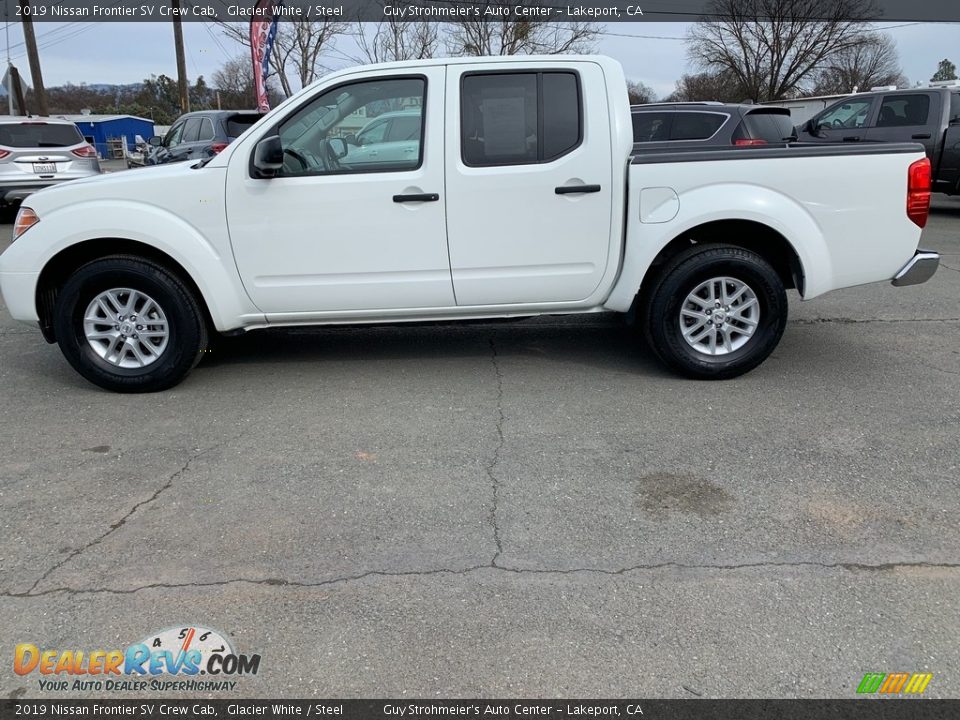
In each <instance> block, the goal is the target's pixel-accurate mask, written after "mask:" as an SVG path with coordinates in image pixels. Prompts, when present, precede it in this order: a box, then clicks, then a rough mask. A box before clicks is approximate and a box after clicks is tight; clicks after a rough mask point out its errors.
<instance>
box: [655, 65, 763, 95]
mask: <svg viewBox="0 0 960 720" xmlns="http://www.w3.org/2000/svg"><path fill="white" fill-rule="evenodd" d="M745 99H747V95H746V94H745V93H744V91H743V88H742V87H741V85H740V80H739V79H738V78H737V77H736V76H735V75H734V74H733V73H731V72H730V71H721V72H702V73H696V74H693V75H683V76H682V77H681V78H680V79H679V80H677V85H676V89H675V90H674V91H673V92H672V93H670V94H669V95H668V96H667V97H666V100H667V101H668V102H698V101H702V100H718V101H720V102H734V103H735V102H742V101H743V100H745Z"/></svg>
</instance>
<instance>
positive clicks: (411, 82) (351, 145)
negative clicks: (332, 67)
mask: <svg viewBox="0 0 960 720" xmlns="http://www.w3.org/2000/svg"><path fill="white" fill-rule="evenodd" d="M426 85H427V84H426V80H424V79H423V78H420V77H415V78H377V79H373V80H363V81H360V82H356V83H351V84H348V85H341V86H339V87H337V88H334V89H332V90H329V91H328V92H325V93H323V94H322V95H320V96H319V97H317V98H315V99H314V100H312V101H311V102H310V103H308V104H307V105H305V106H304V107H302V108H300V109H299V110H297V111H296V112H294V113H293V114H292V115H291V116H289V117H288V118H287V119H286V120H284V121H283V123H282V124H281V125H280V128H279V133H278V134H279V135H280V144H281V145H282V146H283V152H284V163H283V169H282V170H281V172H280V175H281V176H287V177H289V176H297V175H329V174H334V173H351V172H397V171H402V170H415V169H416V168H418V167H420V163H421V161H422V158H423V136H422V133H417V134H415V135H414V136H413V137H412V138H410V142H406V143H404V144H403V146H402V147H399V148H395V149H396V152H391V151H390V148H389V147H386V146H384V145H383V143H384V142H385V139H386V137H387V132H388V130H389V126H390V123H391V121H392V119H393V118H395V117H410V118H412V119H413V120H414V121H415V122H416V123H417V127H418V128H420V129H421V130H422V125H423V109H424V105H425V103H424V98H425V96H426V90H427V87H426ZM377 145H380V147H379V148H377V147H376V146H377ZM371 147H373V150H371Z"/></svg>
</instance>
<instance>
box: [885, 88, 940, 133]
mask: <svg viewBox="0 0 960 720" xmlns="http://www.w3.org/2000/svg"><path fill="white" fill-rule="evenodd" d="M929 115H930V96H929V95H926V94H919V93H918V94H917V95H887V96H886V97H884V98H883V102H881V103H880V114H879V115H878V116H877V127H903V126H908V125H926V124H927V118H928V117H929Z"/></svg>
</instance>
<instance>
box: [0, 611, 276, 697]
mask: <svg viewBox="0 0 960 720" xmlns="http://www.w3.org/2000/svg"><path fill="white" fill-rule="evenodd" d="M259 669H260V655H255V654H254V655H244V654H240V653H237V652H235V651H234V649H233V645H232V644H231V642H230V640H229V639H228V638H227V637H226V636H225V635H224V634H222V633H219V632H217V631H216V630H210V629H207V628H202V627H197V626H186V627H176V628H169V629H167V630H163V631H161V632H157V633H151V634H150V635H148V636H147V637H146V638H144V639H143V640H142V641H141V642H138V643H134V644H133V645H130V646H129V647H127V648H126V649H123V650H119V649H114V650H101V649H95V650H75V649H71V650H58V649H49V648H41V647H40V646H39V645H38V644H36V643H29V642H27V643H19V644H18V645H17V646H16V647H15V648H14V655H13V671H14V672H15V673H16V674H17V675H20V676H33V675H36V676H37V677H38V688H39V689H40V690H44V691H47V692H50V691H70V690H87V691H91V690H96V691H107V692H130V691H142V690H160V691H165V692H169V691H171V690H197V691H216V690H233V689H234V688H235V686H236V684H237V682H236V680H234V679H233V678H235V677H238V676H243V675H256V674H257V672H258V670H259ZM201 676H203V677H202V678H201ZM170 677H174V678H179V679H169V678H170Z"/></svg>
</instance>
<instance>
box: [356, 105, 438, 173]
mask: <svg viewBox="0 0 960 720" xmlns="http://www.w3.org/2000/svg"><path fill="white" fill-rule="evenodd" d="M420 130H421V122H420V110H397V111H394V112H385V113H383V114H382V115H378V116H377V117H375V118H374V119H373V120H371V121H370V122H368V123H367V124H366V125H364V126H363V129H361V130H360V132H358V133H357V134H356V135H355V136H354V135H347V137H346V138H345V140H346V142H347V154H346V155H345V156H344V157H343V158H342V160H341V162H342V163H343V164H344V165H348V166H349V167H363V166H365V165H371V164H373V163H384V162H403V161H405V160H409V159H410V158H416V157H418V153H419V152H420Z"/></svg>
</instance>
